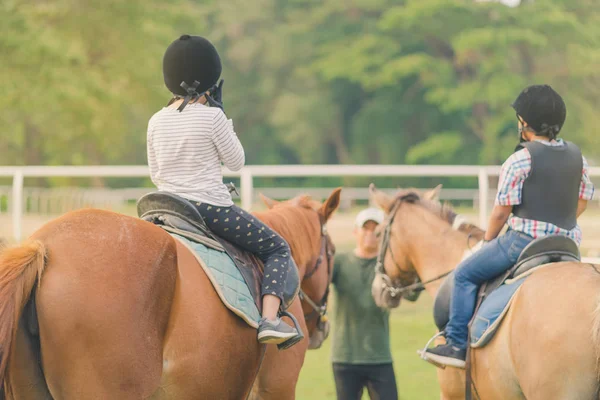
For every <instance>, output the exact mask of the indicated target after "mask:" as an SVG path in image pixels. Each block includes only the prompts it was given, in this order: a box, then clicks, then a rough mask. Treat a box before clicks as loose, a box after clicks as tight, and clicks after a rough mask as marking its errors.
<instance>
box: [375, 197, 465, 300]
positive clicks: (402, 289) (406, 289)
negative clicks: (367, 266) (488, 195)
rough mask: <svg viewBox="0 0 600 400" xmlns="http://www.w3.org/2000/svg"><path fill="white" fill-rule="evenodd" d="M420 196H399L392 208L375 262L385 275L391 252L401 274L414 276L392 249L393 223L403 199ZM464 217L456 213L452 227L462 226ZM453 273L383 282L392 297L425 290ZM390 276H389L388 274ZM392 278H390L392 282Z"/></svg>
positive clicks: (378, 270)
mask: <svg viewBox="0 0 600 400" xmlns="http://www.w3.org/2000/svg"><path fill="white" fill-rule="evenodd" d="M418 199H419V198H418V196H417V195H416V194H414V193H409V194H407V195H405V196H402V197H399V198H397V199H396V200H395V202H394V204H393V206H392V209H391V210H390V213H389V217H388V219H387V225H386V227H385V230H384V231H383V238H382V241H381V249H380V251H379V254H378V255H377V263H376V264H375V271H376V272H379V273H381V274H383V275H386V276H388V275H387V274H386V272H385V269H384V267H383V262H384V260H385V256H386V254H387V252H388V251H389V252H390V256H391V258H392V261H393V262H394V265H395V266H396V268H397V269H398V271H399V272H400V275H403V274H404V275H411V277H412V275H413V274H412V273H410V272H406V271H404V270H403V269H402V268H401V267H400V265H399V264H398V262H397V261H396V257H394V253H393V251H392V248H391V247H390V239H391V237H392V225H393V223H394V219H395V218H396V214H397V212H398V209H399V208H400V205H401V204H402V202H403V201H405V200H411V201H415V200H418ZM464 221H465V220H464V219H463V218H462V217H460V216H458V215H455V218H454V222H453V224H452V228H453V229H456V230H457V229H458V228H460V226H461V225H462V224H463V223H464ZM451 273H452V271H448V272H444V273H443V274H441V275H438V276H436V277H435V278H432V279H429V280H427V281H425V282H421V280H420V279H419V277H418V276H417V277H416V279H413V282H414V283H411V284H407V285H406V284H403V283H402V279H400V280H399V282H398V283H399V285H398V286H396V285H394V284H393V283H392V284H391V285H390V284H388V283H385V282H384V283H383V286H384V289H385V290H387V291H388V292H389V293H390V296H392V297H396V296H404V295H407V294H412V293H419V292H421V291H423V290H425V286H426V285H428V284H430V283H433V282H437V281H439V280H440V279H443V278H445V277H446V276H448V275H450V274H451ZM388 278H389V276H388ZM391 282H392V281H391V279H390V283H391Z"/></svg>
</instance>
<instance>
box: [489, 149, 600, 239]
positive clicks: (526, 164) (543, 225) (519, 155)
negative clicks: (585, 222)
mask: <svg viewBox="0 0 600 400" xmlns="http://www.w3.org/2000/svg"><path fill="white" fill-rule="evenodd" d="M539 142H540V143H543V144H545V145H546V146H563V145H564V142H563V140H562V139H558V140H553V141H551V142H548V141H542V140H539ZM588 170H589V166H588V163H587V160H586V159H585V157H583V171H582V174H581V184H580V185H579V198H580V199H582V200H591V199H592V198H593V197H594V184H593V183H592V181H591V180H590V177H589V174H588ZM530 173H531V153H530V152H529V150H527V149H522V150H519V151H517V152H515V153H513V154H512V155H511V156H510V157H509V158H508V159H507V160H506V161H505V162H504V164H502V170H501V172H500V181H499V182H498V194H497V196H496V202H495V203H496V205H501V206H516V205H519V204H521V201H522V194H523V183H524V182H525V179H527V177H528V176H529V174H530ZM508 226H509V227H510V228H511V229H513V230H515V231H519V232H523V233H525V234H527V235H529V236H531V237H533V238H538V237H542V236H548V235H564V236H568V237H570V238H571V239H573V240H574V241H575V242H576V243H577V244H578V245H580V244H581V228H580V227H579V225H577V226H575V228H573V229H572V230H570V231H569V230H566V229H562V228H559V227H558V226H556V225H553V224H550V223H547V222H542V221H534V220H530V219H525V218H519V217H516V216H514V215H511V217H510V218H509V219H508Z"/></svg>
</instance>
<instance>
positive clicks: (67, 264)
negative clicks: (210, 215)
mask: <svg viewBox="0 0 600 400" xmlns="http://www.w3.org/2000/svg"><path fill="white" fill-rule="evenodd" d="M339 195H340V191H339V190H336V191H335V192H334V193H333V194H332V195H331V196H330V197H329V198H328V199H327V201H326V202H325V203H324V204H323V205H322V206H320V207H318V208H316V206H315V205H314V203H313V202H310V204H309V202H308V201H307V200H301V201H300V200H299V201H297V202H293V201H292V202H288V203H286V205H285V206H283V205H282V206H281V207H280V208H279V207H278V208H279V210H278V211H276V210H273V211H272V212H268V213H265V214H263V215H261V216H262V217H263V218H265V220H267V219H271V214H272V215H273V217H272V220H271V221H267V222H268V223H271V224H272V225H273V226H275V225H277V228H278V229H279V231H280V233H281V234H282V235H283V236H284V238H285V239H286V240H288V242H289V244H290V247H291V249H292V256H293V257H294V259H295V260H296V261H297V263H298V265H299V266H300V268H306V266H307V265H310V262H309V260H316V259H318V257H319V255H320V252H321V251H322V247H321V246H320V244H321V235H320V234H321V223H322V222H323V221H327V220H328V219H329V217H330V216H331V214H332V213H333V211H334V210H335V209H336V208H337V205H338V204H339ZM276 214H277V216H275V215H276ZM276 220H277V222H275V221H276ZM36 282H39V284H38V285H37V286H36ZM34 286H36V289H35V290H34ZM32 295H33V296H34V297H33V298H34V300H35V301H29V300H30V297H31V296H32ZM289 311H291V312H292V313H293V314H294V315H296V316H297V317H301V315H302V306H301V304H300V300H299V299H296V301H295V302H294V303H293V304H292V306H291V307H290V310H289ZM300 320H301V321H303V320H302V319H301V318H300ZM303 329H304V331H305V332H306V326H305V325H303ZM306 342H307V341H306V340H304V341H303V342H301V343H300V344H298V345H296V346H295V347H292V348H291V349H289V350H286V352H292V354H296V356H295V358H294V359H293V360H291V361H290V364H291V365H286V364H281V365H280V367H279V368H281V369H289V370H290V371H293V372H294V373H295V374H296V375H295V376H291V375H290V376H291V378H290V377H287V376H286V377H285V379H291V380H292V381H293V384H292V385H291V386H292V390H293V386H295V379H297V374H298V372H299V369H300V366H301V365H302V362H303V360H302V358H303V355H304V350H305V348H306V346H307V344H306ZM268 347H271V346H268ZM264 350H265V346H263V345H260V344H259V343H258V341H257V339H256V330H255V329H253V328H251V327H250V326H248V325H247V324H246V323H244V322H243V321H242V320H241V319H240V318H238V317H237V316H235V315H234V314H233V313H232V312H230V311H229V310H228V309H227V308H225V306H224V305H223V304H222V302H221V300H220V298H219V296H218V295H217V293H216V291H215V290H214V288H213V286H212V284H211V283H210V281H209V279H208V277H207V276H206V275H205V273H204V270H203V269H202V268H201V267H200V265H198V263H197V261H196V259H195V257H194V255H193V254H191V253H190V252H189V251H188V250H187V248H186V247H185V246H183V245H182V244H181V243H179V242H178V241H176V240H174V239H173V238H172V237H171V236H170V235H168V234H167V233H166V232H165V231H164V230H162V229H161V228H159V227H157V226H154V225H152V224H150V223H147V222H145V221H142V220H140V219H137V218H132V217H128V216H124V215H120V214H116V213H112V212H108V211H101V210H80V211H75V212H70V213H68V214H65V215H64V216H62V217H60V218H57V219H55V220H53V221H51V222H49V223H47V224H45V225H44V226H43V227H42V228H40V229H39V230H38V231H36V232H35V233H34V234H33V235H32V237H31V238H30V239H29V240H28V241H26V242H25V243H24V244H22V245H19V246H15V247H12V248H8V249H6V250H4V251H3V252H2V253H1V254H0V382H2V383H3V386H4V392H5V393H4V394H5V396H6V398H7V399H36V400H38V399H147V398H151V399H199V398H202V399H236V400H238V399H243V398H245V397H247V396H248V394H249V392H250V390H251V387H252V384H253V382H254V380H255V378H256V376H257V373H258V370H259V366H260V361H261V357H262V355H263V352H264ZM271 352H272V349H269V353H271ZM282 353H283V352H282ZM277 356H278V355H277V354H276V353H275V358H277ZM269 357H272V356H270V355H269ZM290 358H292V357H290ZM265 372H266V371H265ZM273 375H275V374H274V373H273ZM275 383H277V382H273V381H270V380H269V375H268V374H263V373H261V380H259V383H258V384H257V386H258V387H264V388H266V389H267V390H264V393H269V396H267V395H265V396H264V398H267V397H270V396H273V398H275V397H276V396H275V394H277V393H278V391H280V390H286V389H288V388H287V387H286V386H285V385H284V384H281V385H280V386H279V387H278V386H277V385H275ZM285 383H286V384H287V382H285ZM288 386H289V385H288ZM269 388H273V389H272V390H271V389H269ZM288 390H289V389H288ZM281 393H283V392H281ZM284 397H287V398H293V393H286V395H285V396H284ZM284 397H277V398H284Z"/></svg>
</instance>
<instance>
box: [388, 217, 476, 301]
mask: <svg viewBox="0 0 600 400" xmlns="http://www.w3.org/2000/svg"><path fill="white" fill-rule="evenodd" d="M401 214H402V215H400V216H399V220H400V221H402V230H403V231H404V232H402V233H401V235H402V237H403V238H406V243H404V247H405V249H406V250H405V254H406V255H407V259H408V260H409V261H410V263H411V264H412V266H413V268H414V269H415V270H416V272H417V274H418V275H419V277H420V278H421V281H423V282H425V281H428V280H433V279H436V278H438V277H439V276H441V275H443V274H444V273H447V272H449V271H451V270H453V269H454V268H456V266H457V265H458V263H459V262H460V260H461V259H462V257H463V255H464V253H465V251H466V250H467V248H468V241H469V237H468V235H467V234H465V233H463V232H459V231H456V230H453V229H452V227H451V226H450V225H449V224H448V222H446V221H443V220H441V219H440V218H439V217H438V216H436V215H434V214H432V213H431V212H429V211H427V210H424V209H422V208H420V207H418V206H412V207H406V208H405V210H404V211H403V212H402V213H401ZM443 281H444V279H439V280H436V281H434V282H432V283H430V284H428V285H426V286H425V290H426V291H427V292H428V293H429V294H430V295H431V296H432V297H435V295H436V293H437V291H438V289H439V287H440V285H441V284H442V282H443Z"/></svg>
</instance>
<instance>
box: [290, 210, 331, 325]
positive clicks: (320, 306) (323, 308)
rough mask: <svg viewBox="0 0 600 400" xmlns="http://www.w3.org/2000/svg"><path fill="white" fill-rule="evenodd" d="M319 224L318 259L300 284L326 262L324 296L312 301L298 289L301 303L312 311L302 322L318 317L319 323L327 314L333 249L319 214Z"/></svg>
mask: <svg viewBox="0 0 600 400" xmlns="http://www.w3.org/2000/svg"><path fill="white" fill-rule="evenodd" d="M319 222H320V224H321V250H320V252H319V257H318V258H317V261H316V262H315V266H314V267H313V268H312V269H311V270H310V271H308V272H307V273H306V274H305V275H304V278H302V282H304V281H305V280H307V279H309V278H310V277H311V276H313V275H314V274H315V273H316V272H317V271H318V270H319V267H320V266H321V264H323V260H325V259H326V260H327V288H326V289H325V294H324V295H323V297H322V298H321V299H320V300H319V301H318V302H315V301H313V300H312V299H311V298H310V297H308V295H307V294H306V293H305V292H304V291H303V290H302V289H300V291H299V292H298V297H300V300H301V301H304V302H306V303H307V304H308V305H309V306H310V307H311V308H312V310H311V311H310V312H309V313H308V314H304V320H305V321H306V322H308V321H310V320H312V319H313V318H317V317H319V318H320V320H321V321H323V320H326V318H327V317H326V314H327V297H328V296H329V285H330V283H331V278H332V267H333V266H332V260H333V256H334V255H335V249H332V246H330V242H331V239H330V237H329V233H328V232H327V225H326V221H325V219H324V218H323V217H322V216H321V215H320V214H319Z"/></svg>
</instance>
